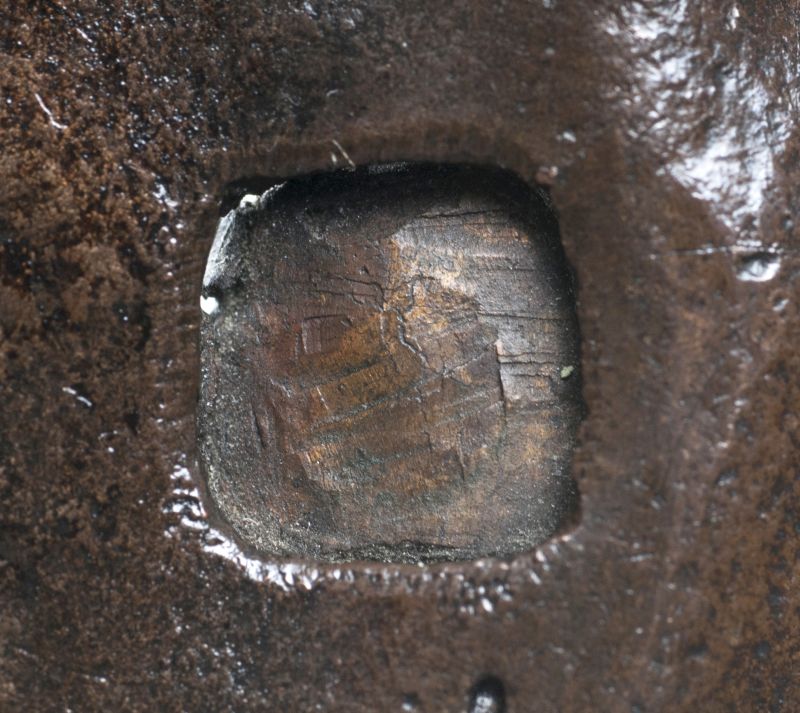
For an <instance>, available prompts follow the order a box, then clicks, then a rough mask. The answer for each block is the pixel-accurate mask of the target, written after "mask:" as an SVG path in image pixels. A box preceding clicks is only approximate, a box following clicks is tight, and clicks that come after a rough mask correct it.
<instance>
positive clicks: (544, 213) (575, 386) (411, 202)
mask: <svg viewBox="0 0 800 713" xmlns="http://www.w3.org/2000/svg"><path fill="white" fill-rule="evenodd" d="M245 203H247V201H245ZM204 289H205V291H206V295H207V296H208V297H213V298H214V299H216V300H217V303H218V305H219V306H218V308H217V310H216V311H214V312H213V313H212V314H210V315H207V316H206V317H205V319H204V323H203V330H202V360H203V386H202V391H203V393H202V401H201V403H202V408H201V413H200V433H201V442H202V448H201V451H202V453H203V458H204V461H205V468H206V472H207V476H208V481H209V486H210V491H211V493H212V495H213V497H214V499H215V501H216V503H217V504H218V505H219V507H220V511H221V513H222V514H223V515H224V517H225V518H226V519H227V520H228V521H229V523H230V524H231V525H232V526H233V527H234V529H235V530H236V531H237V532H238V533H239V535H240V536H241V537H242V538H244V540H245V541H247V542H248V543H250V544H252V545H254V546H255V547H256V548H257V549H259V550H261V551H264V552H268V553H271V554H278V555H298V554H299V555H304V556H313V557H321V558H326V559H339V558H344V559H347V558H354V557H355V558H361V557H365V558H370V559H373V558H375V559H384V560H408V559H410V560H418V559H423V560H432V559H460V558H465V557H475V556H478V555H484V554H508V553H511V552H515V551H519V550H520V549H524V548H526V547H530V546H531V545H533V544H535V543H537V542H540V541H542V540H543V539H545V538H546V537H548V536H549V535H551V534H552V533H553V532H554V531H555V530H556V529H557V528H558V526H559V524H560V523H561V522H562V521H563V520H564V518H565V517H566V516H567V515H568V514H569V512H570V511H571V509H572V508H573V507H574V502H575V488H574V484H573V482H572V480H571V478H570V475H569V458H570V453H571V449H572V446H573V440H574V433H575V429H576V426H577V423H578V420H579V418H580V391H579V377H578V374H577V373H576V371H575V369H576V367H577V363H578V360H577V352H578V331H577V325H576V319H575V312H574V303H573V298H572V292H571V284H570V280H569V276H568V274H567V271H566V269H565V265H564V262H563V258H562V256H561V253H560V250H559V245H558V236H557V231H556V224H555V221H554V219H553V216H552V215H551V214H550V213H549V211H548V209H547V206H546V205H545V201H544V198H543V197H542V196H541V195H536V194H533V193H531V192H530V191H529V190H528V189H526V188H525V187H523V186H522V185H521V184H517V183H516V182H514V181H513V180H512V179H510V178H509V177H508V176H506V175H505V174H503V173H500V172H496V171H495V172H491V173H488V172H484V171H480V170H477V169H463V168H462V169H455V168H439V169H435V168H431V167H428V168H425V167H422V168H420V167H417V168H407V167H406V168H395V169H393V170H384V171H376V170H372V171H368V170H362V171H359V172H357V173H347V174H334V175H332V176H328V177H325V176H317V177H312V178H309V179H304V180H295V181H292V182H289V183H286V184H283V185H280V186H277V187H275V188H273V189H272V190H271V191H269V192H268V193H267V194H266V195H265V196H264V197H263V198H262V199H261V200H260V201H259V202H258V203H257V204H255V205H243V207H241V208H239V209H238V210H237V211H235V212H234V213H233V214H231V215H230V216H228V217H227V218H226V219H225V220H224V221H223V225H221V228H220V233H219V234H218V236H217V241H216V244H215V247H214V249H213V250H212V260H211V263H210V267H209V269H208V271H207V273H206V284H205V287H204Z"/></svg>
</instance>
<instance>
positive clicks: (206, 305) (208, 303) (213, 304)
mask: <svg viewBox="0 0 800 713" xmlns="http://www.w3.org/2000/svg"><path fill="white" fill-rule="evenodd" d="M200 309H201V310H203V312H205V314H208V315H212V314H214V313H215V312H216V311H217V310H218V309H219V300H218V299H217V298H216V297H203V296H202V295H201V297H200Z"/></svg>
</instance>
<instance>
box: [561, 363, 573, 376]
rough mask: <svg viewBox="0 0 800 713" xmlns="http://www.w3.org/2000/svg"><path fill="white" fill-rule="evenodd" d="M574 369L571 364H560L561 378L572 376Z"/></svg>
mask: <svg viewBox="0 0 800 713" xmlns="http://www.w3.org/2000/svg"><path fill="white" fill-rule="evenodd" d="M573 371H575V367H574V366H572V365H568V366H562V367H561V371H560V372H559V373H560V375H561V378H562V379H569V377H570V376H572V372H573Z"/></svg>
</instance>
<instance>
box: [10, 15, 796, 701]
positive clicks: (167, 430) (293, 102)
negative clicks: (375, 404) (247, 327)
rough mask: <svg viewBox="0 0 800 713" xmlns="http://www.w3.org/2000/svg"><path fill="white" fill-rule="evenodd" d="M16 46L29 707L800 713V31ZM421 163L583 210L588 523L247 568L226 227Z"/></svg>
mask: <svg viewBox="0 0 800 713" xmlns="http://www.w3.org/2000/svg"><path fill="white" fill-rule="evenodd" d="M0 12H1V13H2V15H1V16H2V27H3V30H2V35H3V36H2V45H1V46H0V51H2V53H3V61H2V63H0V77H2V85H1V86H2V97H3V99H2V102H0V134H1V135H2V152H0V173H2V180H0V388H1V389H2V394H1V396H2V404H3V407H2V410H0V434H1V435H0V465H1V466H2V467H1V469H0V518H1V519H2V529H0V646H1V647H2V648H0V708H2V709H4V710H11V711H13V710H30V711H49V710H65V709H71V710H76V711H77V710H81V711H104V710H126V711H153V710H158V711H173V710H174V711H202V710H215V711H223V710H224V711H228V710H231V711H256V710H288V711H310V710H326V711H348V713H352V712H354V711H365V712H366V711H368V712H370V713H372V712H374V711H394V710H403V708H405V709H406V710H411V711H418V712H420V713H421V712H422V711H436V712H438V711H448V712H449V711H452V712H453V713H462V712H463V711H464V710H466V709H468V707H469V706H470V705H472V707H473V709H475V708H477V706H478V705H481V706H484V708H486V707H488V706H489V705H491V706H494V707H495V709H499V708H500V707H502V706H505V708H506V710H507V711H508V712H509V713H520V712H523V711H525V712H527V711H542V712H544V711H559V712H569V711H587V710H592V711H594V710H600V711H609V712H612V713H616V712H617V711H620V712H623V713H633V711H639V712H640V713H641V712H642V711H700V710H702V711H709V712H712V713H714V712H716V711H785V712H789V711H792V710H796V709H797V708H798V705H800V679H798V677H797V675H796V671H797V670H798V658H799V657H800V645H798V638H797V637H798V631H800V607H798V596H797V586H796V574H795V572H796V567H797V532H798V517H799V516H798V513H800V480H799V479H798V477H797V473H798V472H800V457H799V455H798V453H799V451H800V419H799V418H798V410H797V404H798V402H800V382H799V380H798V373H800V350H798V334H800V312H799V311H798V300H797V295H798V275H800V258H798V250H797V245H798V242H797V239H798V234H797V206H798V205H800V195H798V187H800V168H799V164H798V148H799V146H798V137H797V118H798V109H797V106H798V99H797V96H798V81H797V67H798V64H799V63H800V55H799V50H798V42H797V38H798V29H799V26H800V19H799V18H800V5H799V4H798V2H797V0H747V1H745V0H736V1H734V0H731V2H720V1H719V0H698V1H697V2H691V3H688V2H686V3H684V2H672V1H661V0H635V1H634V0H542V1H541V2H531V1H530V0H508V1H507V2H472V1H470V0H463V1H456V2H448V3H432V2H422V1H421V0H420V1H415V0H408V1H406V2H396V1H395V0H391V1H390V0H369V1H366V0H364V1H359V0H355V1H354V2H348V3H338V2H325V3H323V2H319V1H318V0H309V2H305V3H289V2H282V1H281V2H262V1H261V0H258V1H256V0H242V1H241V2H237V3H235V4H233V3H227V4H223V3H210V2H203V1H199V2H191V3H190V2H185V1H183V0H175V1H166V0H165V1H164V2H136V1H135V0H132V1H130V2H125V3H122V2H105V3H98V2H95V1H92V2H89V1H84V0H76V1H75V2H70V3H65V2H60V1H59V0H52V1H49V2H40V3H18V2H9V1H8V0H6V2H3V3H2V7H1V9H0ZM393 161H427V162H435V163H440V164H443V163H451V164H452V163H465V162H466V163H473V164H482V165H488V166H500V167H503V168H505V169H508V170H509V171H511V172H513V173H515V174H516V175H517V176H518V177H519V178H520V179H521V180H523V181H525V182H526V183H528V184H529V186H531V187H535V186H536V184H537V183H541V184H547V185H548V186H549V188H550V190H551V195H552V200H553V203H554V205H555V207H556V209H557V211H558V215H559V223H560V230H561V237H562V241H563V244H564V249H565V252H566V255H567V258H568V260H569V263H570V264H571V266H572V267H573V268H574V271H575V274H576V277H577V313H578V320H579V324H580V333H581V363H580V375H581V377H582V383H583V397H584V400H585V403H586V410H587V416H586V418H585V419H584V420H583V421H582V423H581V426H580V428H579V431H578V435H577V445H576V447H575V451H574V461H573V474H574V476H575V478H576V480H577V482H578V486H579V489H580V518H579V520H578V521H577V522H576V523H575V524H574V525H573V527H572V528H570V529H569V530H568V531H565V532H562V533H560V534H558V535H556V536H555V537H554V538H552V539H550V540H549V541H548V542H546V543H544V544H542V545H540V546H538V547H533V548H531V549H529V550H526V551H524V552H520V553H518V554H516V555H515V556H513V557H512V558H511V559H510V560H508V561H506V560H502V559H495V558H489V559H485V560H479V561H473V562H458V563H444V564H430V565H426V566H425V567H418V566H415V565H410V564H375V563H359V562H355V563H351V564H347V565H344V564H339V563H334V564H320V563H318V562H316V561H314V560H309V561H303V560H294V561H292V562H289V563H283V564H279V563H275V562H272V561H269V559H267V560H266V562H264V561H261V560H259V559H258V558H255V557H250V558H249V559H248V558H246V557H245V556H244V555H243V554H242V553H241V551H237V550H236V548H235V547H234V544H232V543H233V542H234V540H233V539H232V538H233V535H232V534H231V533H230V532H226V531H222V530H224V528H222V526H221V525H219V526H218V529H220V528H222V529H221V530H220V531H219V532H216V533H215V532H213V531H212V530H213V528H214V527H217V526H216V525H215V523H220V522H222V521H223V520H224V518H221V517H219V513H217V512H215V511H213V509H212V507H213V501H212V499H210V498H206V497H205V495H204V494H203V493H202V492H197V489H202V487H203V477H202V471H201V467H200V463H199V458H198V452H197V448H196V444H197V442H198V434H197V426H196V423H197V421H196V412H197V405H198V395H199V383H200V376H199V374H200V355H199V351H200V324H201V319H202V313H201V311H200V308H199V299H200V295H201V289H202V278H203V272H204V269H205V265H206V260H207V256H208V254H209V250H210V247H211V243H212V240H213V236H214V232H215V227H216V224H217V222H218V220H219V202H220V200H221V199H223V200H225V199H226V187H230V186H231V185H236V184H237V182H242V183H241V185H246V186H250V185H251V183H250V182H249V179H251V178H256V179H257V178H258V177H267V178H269V177H282V178H289V177H293V176H301V175H306V174H309V173H312V172H318V171H330V170H333V169H337V168H342V167H346V166H349V165H350V162H352V163H353V164H355V165H358V166H368V165H374V164H381V163H386V162H393ZM256 183H258V181H256ZM203 507H205V510H204V509H203ZM487 701H488V703H487ZM484 703H486V705H484Z"/></svg>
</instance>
